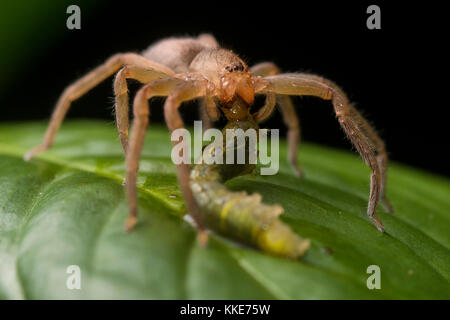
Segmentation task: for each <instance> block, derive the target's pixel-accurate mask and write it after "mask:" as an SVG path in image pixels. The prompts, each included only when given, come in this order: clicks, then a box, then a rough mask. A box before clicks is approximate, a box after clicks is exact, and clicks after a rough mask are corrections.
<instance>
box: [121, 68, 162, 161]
mask: <svg viewBox="0 0 450 320" xmlns="http://www.w3.org/2000/svg"><path fill="white" fill-rule="evenodd" d="M167 77H169V75H168V74H167V73H166V72H162V71H159V70H156V69H153V68H143V67H141V66H135V65H128V66H125V67H123V68H122V69H121V70H120V71H119V72H118V73H117V75H116V78H115V80H114V94H115V102H116V104H115V109H116V122H117V130H118V131H119V137H120V143H121V144H122V148H123V152H124V153H125V155H126V154H127V152H128V126H129V120H128V86H127V79H135V80H138V81H139V82H141V83H149V82H151V81H153V80H156V79H162V78H167Z"/></svg>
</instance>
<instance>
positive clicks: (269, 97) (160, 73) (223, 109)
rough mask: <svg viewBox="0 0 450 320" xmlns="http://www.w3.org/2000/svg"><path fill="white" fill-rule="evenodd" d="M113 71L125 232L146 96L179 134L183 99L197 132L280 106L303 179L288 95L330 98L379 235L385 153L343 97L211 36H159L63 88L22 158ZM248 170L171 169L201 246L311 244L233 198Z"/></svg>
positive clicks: (252, 122) (278, 249)
mask: <svg viewBox="0 0 450 320" xmlns="http://www.w3.org/2000/svg"><path fill="white" fill-rule="evenodd" d="M116 72H117V74H116V77H115V80H114V94H115V111H116V122H117V129H118V131H119V136H120V142H121V144H122V148H123V151H124V153H125V155H126V189H127V197H128V204H129V217H128V219H127V221H126V229H127V230H131V229H132V228H133V226H134V225H135V224H136V221H137V213H138V212H137V188H136V180H137V173H138V165H139V158H140V154H141V150H142V145H143V141H144V136H145V132H146V129H147V126H148V122H149V115H150V106H149V100H150V99H151V98H153V97H156V96H163V97H167V99H166V101H165V103H164V116H165V120H166V123H167V126H168V128H169V130H170V131H171V132H173V131H174V130H176V129H179V128H183V127H184V124H183V120H182V118H181V116H180V113H179V110H178V109H179V107H180V105H181V104H182V103H183V102H185V101H188V100H193V99H199V100H200V112H201V117H202V121H203V124H204V126H205V127H210V126H211V123H212V122H213V121H215V120H217V119H218V118H219V117H220V116H221V115H222V114H223V115H224V116H225V117H226V119H227V120H228V125H227V126H226V127H227V128H231V129H233V128H243V129H245V128H258V125H257V124H258V123H260V122H262V121H264V120H266V119H267V118H268V117H269V116H270V115H271V114H272V112H273V111H274V110H275V106H278V109H279V110H280V112H281V113H282V117H283V120H284V122H285V124H286V126H287V128H288V134H287V138H288V159H289V162H290V163H291V164H292V166H293V168H294V170H295V172H296V173H297V174H298V175H299V176H301V175H302V173H303V172H302V169H301V167H300V165H299V164H298V162H297V154H298V144H299V140H300V127H299V121H298V118H297V116H296V113H295V110H294V106H293V104H292V102H291V99H290V97H289V96H292V95H297V96H301V95H308V96H315V97H319V98H322V99H325V100H330V101H331V103H332V105H333V107H334V111H335V113H336V116H337V118H338V121H339V123H340V125H341V127H342V128H343V130H344V132H345V133H346V135H347V136H348V138H349V139H350V141H351V142H352V144H353V145H354V146H355V148H356V150H357V151H358V152H359V154H360V155H361V157H362V158H363V159H364V161H365V163H366V164H367V165H368V166H369V167H370V169H371V170H372V174H371V177H370V195H369V203H368V208H367V214H368V216H369V218H370V219H371V220H372V222H373V223H374V224H375V225H376V227H377V228H378V230H379V231H381V232H383V231H384V228H383V224H382V222H381V220H380V219H379V218H378V217H377V215H376V208H377V204H378V201H379V200H380V201H381V202H382V203H383V204H384V205H385V207H386V209H387V210H388V211H391V206H390V205H389V202H388V201H387V199H386V196H385V186H386V171H387V153H386V151H385V147H384V143H383V141H382V140H381V139H380V138H379V137H378V135H377V133H376V131H375V130H374V129H373V128H372V127H371V126H370V125H369V123H368V122H367V121H366V120H365V119H364V118H363V117H362V116H361V115H360V113H359V112H358V111H357V110H356V109H355V108H354V107H353V106H352V105H351V104H350V102H349V100H348V98H347V96H346V95H345V93H344V92H343V91H342V90H341V89H340V88H339V87H338V86H337V85H336V84H334V83H333V82H331V81H329V80H327V79H324V78H322V77H319V76H316V75H311V74H304V73H288V74H285V73H280V70H279V68H278V67H277V66H276V65H275V64H273V63H271V62H264V63H260V64H257V65H255V66H253V67H251V68H249V67H248V66H247V65H246V63H245V62H244V61H243V60H242V59H240V58H239V57H238V56H237V55H236V54H235V53H233V52H232V51H230V50H227V49H224V48H221V47H220V46H219V44H218V43H217V41H216V40H215V38H214V37H213V36H212V35H209V34H201V35H200V36H198V37H196V38H189V37H184V38H168V39H163V40H161V41H159V42H157V43H155V44H153V45H151V46H150V47H149V48H148V49H146V50H145V51H143V52H142V53H141V54H136V53H119V54H116V55H113V56H112V57H111V58H109V59H108V60H107V61H106V62H105V63H103V64H102V65H100V66H99V67H97V68H95V69H94V70H92V71H91V72H89V73H88V74H86V75H85V76H83V77H82V78H80V79H79V80H77V81H75V82H74V83H73V84H71V85H70V86H68V87H67V88H66V89H65V90H64V92H63V93H62V95H61V96H60V98H59V100H58V102H57V104H56V108H55V110H54V112H53V114H52V117H51V120H50V124H49V126H48V128H47V131H46V133H45V137H44V140H43V142H42V144H40V145H38V146H36V147H35V148H33V149H32V150H30V151H29V152H28V153H27V154H26V155H25V159H26V160H29V159H31V158H32V157H33V156H35V155H37V154H38V153H40V152H42V151H44V150H46V149H48V148H49V147H50V146H51V145H52V143H53V140H54V137H55V134H56V132H57V131H58V129H59V127H60V125H61V123H62V121H63V119H64V117H65V115H66V113H67V111H68V109H69V107H70V104H71V102H72V101H74V100H76V99H78V98H79V97H81V96H82V95H84V94H85V93H86V92H87V91H89V90H91V89H92V88H93V87H95V86H96V85H98V84H99V83H100V82H101V81H103V80H105V79H106V78H108V77H109V76H111V75H113V74H114V73H116ZM130 78H131V79H135V80H138V81H139V82H141V83H143V84H144V85H143V86H142V87H141V88H140V89H139V91H138V92H137V93H136V96H135V98H134V101H133V114H134V118H133V125H132V131H131V136H130V137H128V129H129V118H128V117H129V111H128V100H129V98H128V87H127V79H130ZM255 95H264V96H265V104H264V105H263V106H262V107H261V108H260V109H259V110H258V111H254V112H252V106H253V104H254V101H255ZM174 144H175V142H174ZM231 151H233V150H231ZM226 152H230V150H224V154H226ZM233 152H234V151H233ZM253 169H254V167H253V166H252V165H239V164H236V165H217V164H213V165H207V164H200V165H197V166H195V167H194V168H193V169H192V173H191V168H190V166H189V165H188V164H186V163H180V164H178V165H177V176H178V181H179V183H180V186H181V189H182V192H183V195H184V200H185V203H186V207H187V210H188V212H189V213H190V215H191V216H192V218H193V219H194V221H195V225H196V227H197V228H198V232H199V233H198V235H199V239H200V240H201V241H206V232H205V229H206V228H210V229H212V230H215V231H217V232H220V233H223V234H225V235H228V236H230V237H232V238H235V239H238V240H240V241H243V242H246V243H249V244H251V245H254V246H256V247H258V248H260V249H261V250H263V251H266V252H269V253H272V254H276V255H282V256H288V257H292V258H296V257H299V256H301V255H302V254H303V253H304V252H305V250H306V249H307V247H308V244H309V242H308V241H307V240H302V239H300V237H298V236H297V235H296V234H295V233H293V232H292V231H291V230H290V228H289V227H288V226H287V225H285V224H283V223H282V222H281V220H280V219H278V215H279V214H280V213H281V212H282V210H283V209H282V207H281V206H279V205H272V206H269V205H265V204H263V203H261V196H260V195H258V194H254V195H251V196H248V195H246V194H245V193H237V192H231V191H229V190H227V189H226V188H225V186H224V185H223V182H224V181H226V180H227V179H230V178H233V177H235V176H238V175H243V174H247V173H249V172H251V171H252V170H253ZM202 239H203V240H202Z"/></svg>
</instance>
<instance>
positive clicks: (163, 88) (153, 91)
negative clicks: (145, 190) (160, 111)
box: [125, 78, 181, 231]
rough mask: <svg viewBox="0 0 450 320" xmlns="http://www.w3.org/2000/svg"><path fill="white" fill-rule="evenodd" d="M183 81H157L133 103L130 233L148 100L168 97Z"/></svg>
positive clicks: (129, 158)
mask: <svg viewBox="0 0 450 320" xmlns="http://www.w3.org/2000/svg"><path fill="white" fill-rule="evenodd" d="M180 81H181V80H179V79H174V78H166V79H160V80H155V81H153V82H150V83H149V84H147V85H145V86H143V87H142V88H141V89H140V90H139V91H138V92H137V94H136V96H135V98H134V103H133V114H134V118H133V126H132V130H131V136H130V142H129V149H128V152H127V163H126V167H127V168H126V169H127V175H126V188H127V197H128V207H129V217H128V219H127V221H126V224H125V228H126V230H127V231H130V230H131V229H132V228H133V227H134V225H135V224H136V221H137V187H136V183H137V172H138V169H139V158H140V155H141V151H142V145H143V143H144V137H145V133H146V129H147V126H148V122H149V115H150V107H149V104H148V100H149V99H151V98H152V97H155V96H167V95H169V93H170V92H171V91H172V90H173V89H174V88H175V87H176V86H177V85H178V84H179V83H180Z"/></svg>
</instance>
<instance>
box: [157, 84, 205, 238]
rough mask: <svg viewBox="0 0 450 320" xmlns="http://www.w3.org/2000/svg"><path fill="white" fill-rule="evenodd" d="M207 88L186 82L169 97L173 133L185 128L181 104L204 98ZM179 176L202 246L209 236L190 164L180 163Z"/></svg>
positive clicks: (167, 117)
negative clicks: (196, 193)
mask: <svg viewBox="0 0 450 320" xmlns="http://www.w3.org/2000/svg"><path fill="white" fill-rule="evenodd" d="M206 87H207V86H206V82H205V81H201V80H200V81H196V80H193V81H186V82H184V83H181V84H180V85H179V86H178V87H177V88H175V89H174V90H173V91H172V93H171V94H170V95H169V96H168V97H167V99H166V102H165V104H164V117H165V120H166V123H167V126H168V127H169V130H170V131H171V132H173V131H174V130H176V129H179V128H184V123H183V120H182V118H181V116H180V113H179V111H178V108H179V107H180V105H181V103H183V102H184V101H188V100H192V99H195V98H198V97H204V96H205V95H206V93H207V89H206ZM176 143H177V142H174V144H176ZM177 174H178V181H179V183H180V186H181V190H182V191H183V195H184V199H185V201H186V206H187V209H188V212H189V213H190V214H191V216H192V218H193V219H194V221H195V223H196V226H197V228H198V230H199V233H198V240H199V242H200V243H201V244H205V243H206V240H207V234H206V232H205V231H204V227H203V223H202V220H201V218H200V212H199V208H198V205H197V202H196V200H195V198H194V195H193V193H192V190H191V187H190V185H189V176H190V166H189V164H186V163H180V164H179V165H177Z"/></svg>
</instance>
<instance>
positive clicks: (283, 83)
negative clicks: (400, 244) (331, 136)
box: [264, 74, 386, 231]
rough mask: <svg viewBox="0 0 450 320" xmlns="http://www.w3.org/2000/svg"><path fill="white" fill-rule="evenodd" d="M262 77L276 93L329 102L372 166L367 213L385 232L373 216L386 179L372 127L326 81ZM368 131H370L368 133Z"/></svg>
mask: <svg viewBox="0 0 450 320" xmlns="http://www.w3.org/2000/svg"><path fill="white" fill-rule="evenodd" d="M264 79H265V80H266V81H268V82H270V83H271V85H272V90H274V92H276V93H277V94H286V95H311V96H316V97H320V98H322V99H325V100H331V101H332V103H333V106H334V110H335V113H336V116H337V118H338V120H339V123H340V124H341V127H342V128H343V129H344V131H345V133H346V134H347V136H348V137H349V139H350V141H351V142H352V144H353V145H354V146H355V148H356V149H357V150H358V152H359V154H360V155H361V157H362V158H363V159H364V161H365V163H366V164H367V165H368V166H369V167H370V168H371V169H372V175H371V178H370V195H369V203H368V208H367V214H368V216H369V217H370V219H371V220H372V221H373V222H374V224H375V225H376V226H377V228H378V230H379V231H384V228H383V224H382V222H381V220H380V219H379V218H378V217H377V215H376V208H377V204H378V200H379V198H380V196H381V191H382V190H384V186H382V183H385V179H383V178H382V177H383V176H385V175H386V167H385V163H384V166H380V162H381V161H380V160H379V159H380V158H379V155H377V148H376V145H377V143H376V141H375V139H374V137H373V135H375V137H376V139H379V141H381V139H380V138H379V137H378V136H377V135H376V133H375V130H373V129H372V128H371V127H370V126H369V125H368V123H367V121H365V120H364V119H363V118H362V116H361V115H360V114H359V113H358V112H357V111H356V110H355V108H354V107H353V106H352V105H351V104H350V103H349V101H348V98H347V96H346V95H345V94H344V92H343V91H342V90H341V89H340V88H339V87H338V86H337V85H335V84H334V83H333V82H331V81H329V80H326V79H324V78H321V77H318V76H315V75H308V74H281V75H275V76H269V77H266V78H264ZM368 128H370V130H369V129H368ZM369 131H370V133H368V132H369Z"/></svg>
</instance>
